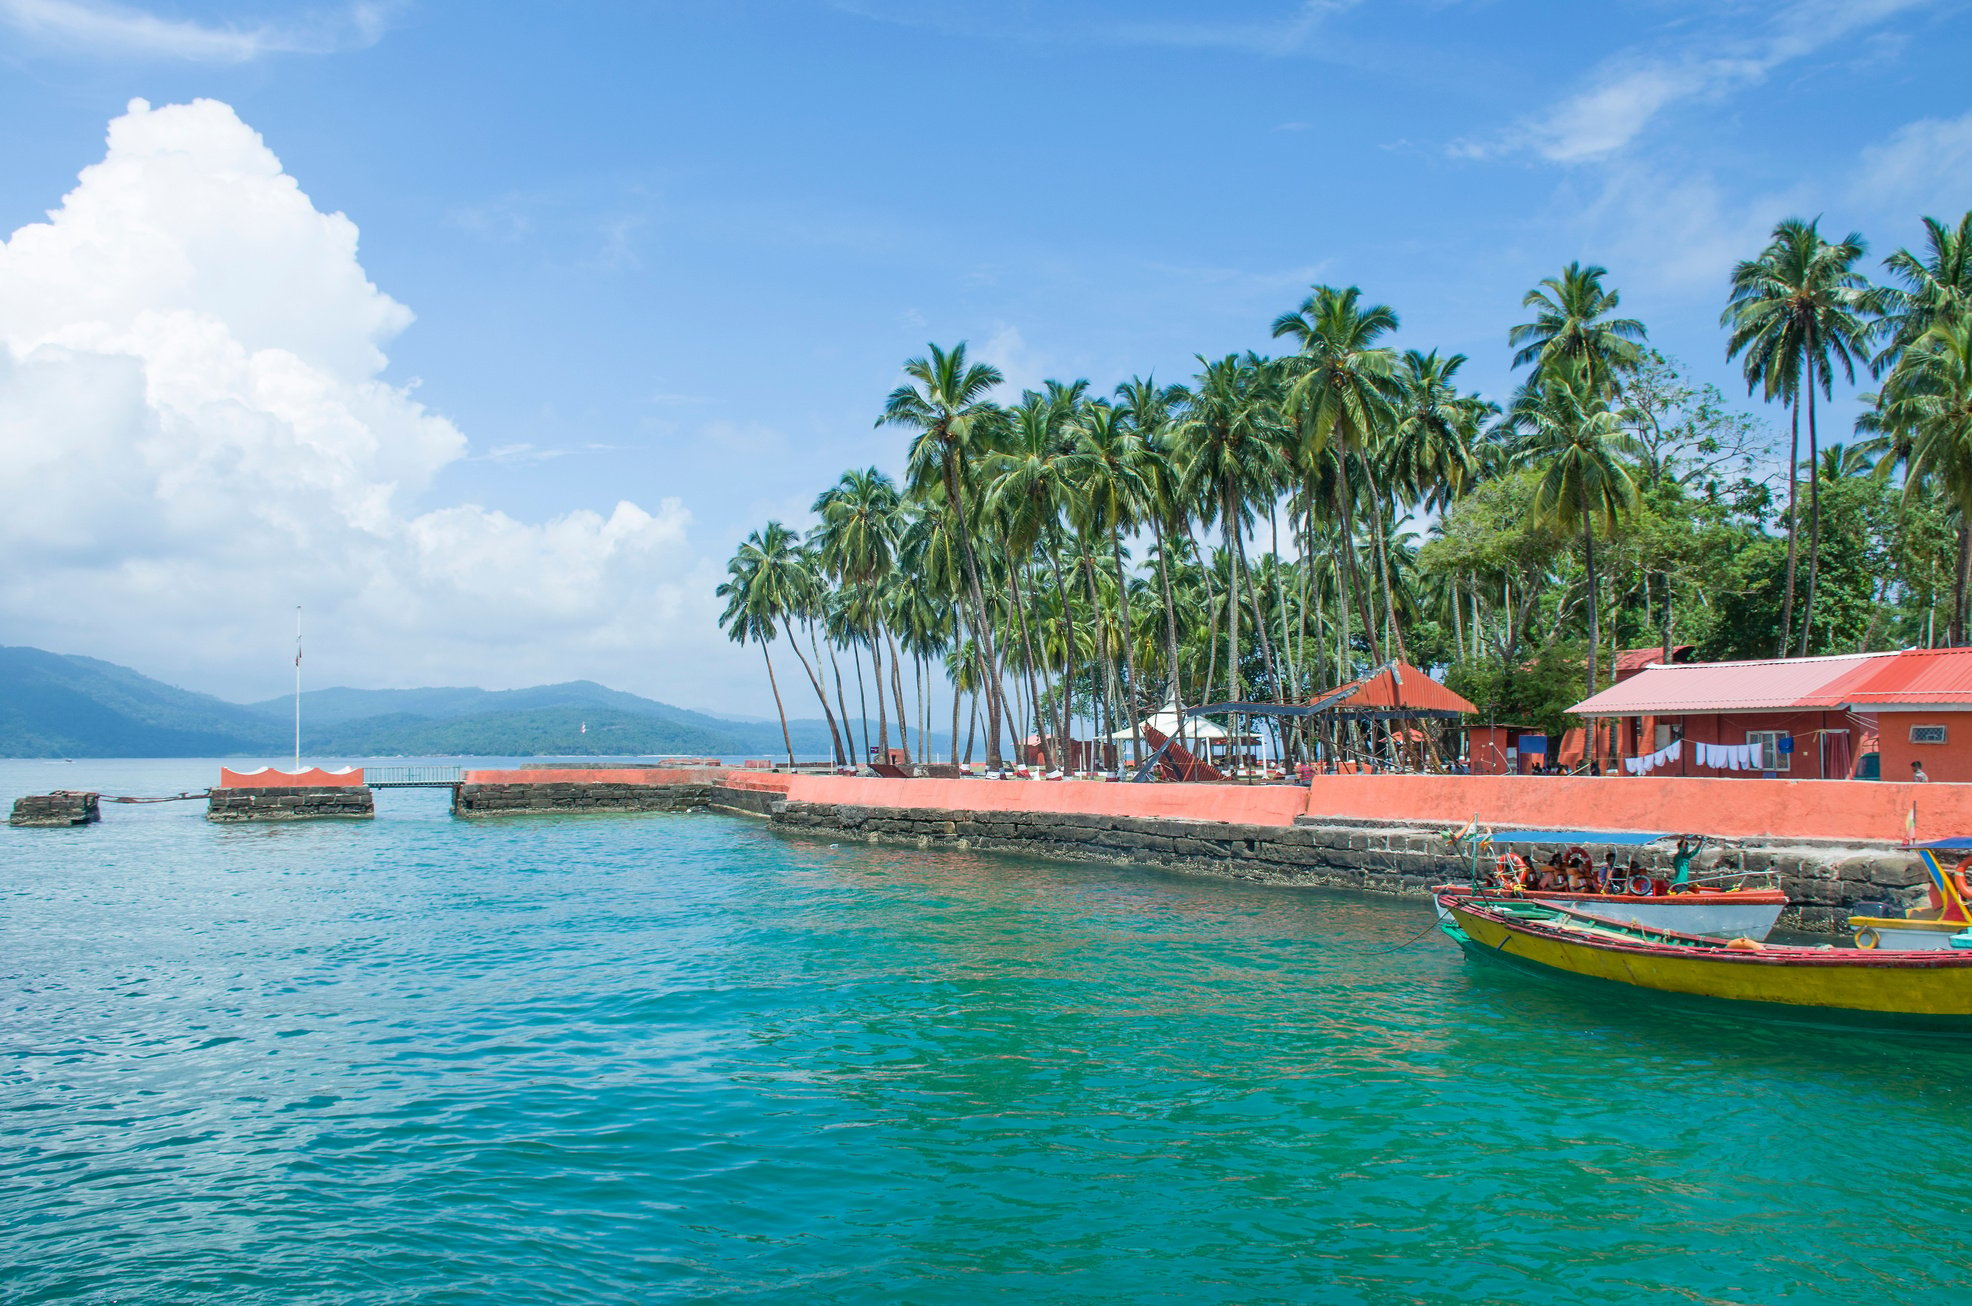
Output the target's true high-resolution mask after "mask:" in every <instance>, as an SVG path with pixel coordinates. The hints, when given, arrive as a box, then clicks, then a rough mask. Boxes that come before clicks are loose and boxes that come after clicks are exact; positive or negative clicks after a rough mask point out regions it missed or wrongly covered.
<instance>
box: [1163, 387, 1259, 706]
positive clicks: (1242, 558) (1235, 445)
mask: <svg viewBox="0 0 1972 1306" xmlns="http://www.w3.org/2000/svg"><path fill="white" fill-rule="evenodd" d="M1198 361H1199V362H1200V363H1202V364H1204V366H1205V371H1204V372H1203V373H1202V374H1201V375H1200V376H1199V378H1198V383H1197V385H1196V386H1195V387H1193V389H1192V392H1191V398H1190V402H1189V403H1187V404H1186V405H1185V412H1184V417H1183V418H1182V419H1181V420H1180V421H1179V423H1178V426H1177V430H1176V432H1175V438H1176V442H1177V446H1178V449H1179V461H1180V463H1181V464H1182V466H1183V468H1184V472H1183V479H1182V480H1181V482H1180V494H1181V495H1182V496H1183V497H1184V498H1185V499H1187V500H1189V501H1191V502H1194V503H1197V504H1198V505H1199V506H1200V508H1201V509H1202V510H1203V511H1202V518H1203V520H1205V521H1207V522H1210V521H1212V520H1214V519H1215V518H1216V520H1217V521H1218V523H1219V530H1220V532H1221V533H1222V534H1223V535H1224V536H1225V539H1226V545H1227V550H1228V552H1229V554H1230V559H1231V570H1230V573H1229V575H1228V583H1227V588H1226V685H1227V688H1228V691H1229V692H1228V695H1227V697H1229V698H1232V699H1237V698H1238V697H1239V696H1240V692H1241V690H1240V679H1239V592H1240V588H1241V586H1242V584H1243V581H1242V579H1241V576H1242V573H1243V572H1245V570H1246V566H1245V563H1246V545H1245V532H1246V527H1247V526H1248V524H1250V523H1251V521H1252V519H1253V500H1254V497H1255V496H1256V495H1257V494H1258V493H1259V492H1260V491H1261V490H1262V489H1263V488H1264V489H1267V490H1269V491H1271V489H1272V488H1273V487H1274V486H1276V485H1278V484H1279V483H1280V481H1281V480H1282V478H1283V476H1284V474H1285V472H1286V461H1285V459H1283V458H1282V456H1281V452H1280V444H1281V438H1280V437H1281V435H1282V428H1281V425H1280V421H1279V418H1278V416H1277V415H1276V412H1275V409H1274V405H1273V402H1272V399H1273V396H1272V394H1271V393H1270V386H1269V377H1268V375H1267V371H1266V369H1265V368H1264V367H1263V366H1262V364H1261V360H1260V359H1258V358H1257V357H1255V356H1253V355H1251V354H1248V355H1246V356H1245V357H1243V358H1242V357H1241V356H1240V355H1238V354H1228V355H1227V356H1226V357H1224V358H1221V359H1218V360H1216V361H1208V360H1206V359H1204V358H1200V359H1199V360H1198ZM1261 634H1262V637H1263V638H1264V637H1265V630H1264V628H1262V631H1261ZM1211 688H1212V686H1211V678H1210V675H1209V673H1208V675H1207V679H1206V685H1205V690H1206V693H1207V695H1209V694H1210V693H1211Z"/></svg>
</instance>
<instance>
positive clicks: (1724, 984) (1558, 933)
mask: <svg viewBox="0 0 1972 1306" xmlns="http://www.w3.org/2000/svg"><path fill="white" fill-rule="evenodd" d="M1443 905H1444V907H1445V909H1446V911H1447V912H1448V913H1449V915H1450V916H1451V918H1452V921H1453V923H1454V924H1455V925H1456V927H1457V931H1458V932H1457V934H1454V935H1453V937H1454V938H1458V939H1459V942H1460V944H1461V945H1462V946H1464V947H1465V948H1466V949H1467V951H1469V952H1472V953H1474V954H1476V955H1482V956H1494V957H1499V958H1502V959H1506V960H1511V961H1515V962H1518V963H1520V964H1522V965H1529V966H1534V967H1538V968H1541V969H1544V970H1549V971H1554V972H1558V973H1561V974H1568V975H1580V976H1585V977H1588V978H1591V979H1601V980H1609V981H1611V982H1613V983H1618V984H1627V985H1630V986H1632V987H1636V988H1644V989H1655V990H1658V991H1660V992H1665V993H1681V994H1689V995H1692V996H1694V997H1703V998H1718V999H1724V1000H1727V1001H1731V1002H1742V1003H1763V1004H1768V1005H1771V1006H1778V1007H1788V1008H1793V1009H1796V1010H1797V1011H1800V1012H1802V1014H1808V1013H1812V1012H1821V1013H1826V1014H1830V1015H1842V1016H1846V1017H1849V1018H1855V1017H1857V1016H1867V1017H1880V1018H1882V1019H1883V1020H1884V1022H1885V1023H1890V1022H1896V1023H1903V1022H1906V1021H1908V1022H1911V1023H1919V1024H1934V1025H1944V1026H1948V1027H1951V1028H1972V952H1967V951H1944V952H1883V951H1866V950H1862V949H1851V948H1842V949H1837V948H1804V947H1788V946H1780V945H1775V946H1768V947H1765V948H1762V949H1760V950H1758V951H1751V950H1748V951H1735V950H1732V949H1728V948H1726V947H1723V946H1721V945H1719V944H1718V943H1717V942H1715V941H1712V940H1704V939H1698V938H1695V937H1687V936H1678V935H1668V934H1667V935H1663V936H1661V937H1662V938H1664V939H1665V940H1666V941H1665V942H1662V943H1653V942H1647V941H1644V940H1642V939H1640V938H1639V939H1626V938H1617V937H1613V936H1609V937H1605V936H1600V935H1596V934H1595V933H1593V931H1592V928H1591V927H1589V926H1587V924H1586V923H1580V924H1581V926H1582V927H1581V928H1572V929H1571V928H1563V927H1561V926H1558V925H1553V924H1544V923H1535V922H1528V921H1518V920H1513V919H1511V918H1509V917H1508V916H1506V915H1503V914H1501V913H1500V912H1497V911H1493V910H1488V909H1487V908H1486V907H1485V906H1484V905H1482V904H1480V903H1478V902H1475V901H1473V900H1471V899H1466V898H1460V897H1458V896H1455V895H1446V899H1445V901H1444V903H1443ZM1447 932H1448V933H1449V932H1450V931H1447ZM1460 935H1462V936H1463V937H1462V938H1460V937H1459V936H1460Z"/></svg>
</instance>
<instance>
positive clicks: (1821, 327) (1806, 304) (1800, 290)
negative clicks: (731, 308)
mask: <svg viewBox="0 0 1972 1306" xmlns="http://www.w3.org/2000/svg"><path fill="white" fill-rule="evenodd" d="M1819 221H1820V220H1819V219H1816V221H1814V222H1802V221H1801V220H1800V219H1798V218H1788V219H1786V220H1785V221H1783V222H1781V223H1780V224H1779V225H1778V226H1776V227H1775V228H1774V229H1773V239H1772V241H1771V242H1770V243H1769V244H1768V245H1767V247H1766V249H1765V250H1763V251H1761V253H1760V256H1759V257H1758V258H1756V259H1748V260H1745V261H1743V262H1741V263H1740V264H1739V265H1738V266H1736V267H1735V268H1733V270H1732V297H1731V299H1730V300H1728V301H1727V304H1726V308H1725V311H1724V312H1723V313H1721V314H1720V316H1719V322H1720V325H1722V326H1725V327H1728V328H1730V329H1731V332H1732V334H1731V338H1730V339H1729V340H1728V341H1727V343H1726V357H1727V358H1728V359H1733V358H1738V357H1739V356H1740V355H1741V354H1744V355H1745V360H1744V363H1743V364H1742V366H1743V369H1744V372H1745V376H1746V392H1747V393H1748V394H1751V393H1752V392H1753V388H1754V387H1755V386H1759V387H1761V389H1762V391H1763V393H1764V397H1765V398H1766V399H1767V400H1768V401H1772V400H1774V399H1776V398H1778V399H1780V400H1782V401H1783V402H1786V403H1788V404H1789V405H1791V406H1792V408H1793V437H1792V441H1791V443H1790V445H1789V449H1788V455H1787V588H1786V592H1785V595H1784V597H1783V598H1782V600H1781V608H1780V652H1781V654H1782V655H1783V656H1784V655H1785V654H1786V652H1787V648H1788V644H1789V642H1790V640H1791V638H1792V631H1793V621H1794V572H1795V553H1796V537H1797V535H1798V531H1797V524H1796V523H1797V512H1796V508H1795V497H1796V493H1797V490H1796V485H1797V481H1798V479H1799V478H1798V475H1797V471H1796V469H1797V467H1798V466H1799V464H1800V461H1801V396H1802V395H1803V394H1804V393H1805V394H1806V396H1807V400H1808V503H1809V508H1808V514H1809V527H1808V596H1807V602H1806V604H1805V605H1804V607H1803V610H1802V614H1801V641H1800V652H1801V653H1802V654H1803V655H1805V654H1806V653H1807V651H1808V640H1809V636H1810V634H1811V633H1812V630H1813V627H1814V598H1815V580H1816V576H1817V572H1818V560H1819V555H1820V546H1821V475H1820V468H1819V466H1818V465H1817V464H1818V461H1819V454H1818V442H1817V439H1816V431H1815V391H1816V390H1817V389H1819V390H1820V391H1821V393H1822V395H1823V396H1824V397H1832V395H1833V386H1834V369H1835V368H1837V367H1839V368H1840V369H1841V370H1842V373H1843V376H1844V377H1845V378H1846V379H1847V380H1849V381H1850V382H1853V381H1854V380H1855V369H1856V365H1857V364H1858V363H1867V361H1868V353H1867V346H1868V342H1869V336H1870V333H1871V328H1870V326H1869V324H1868V319H1869V315H1870V313H1871V312H1872V311H1873V310H1874V309H1876V308H1877V307H1879V306H1880V301H1879V298H1878V297H1877V296H1876V295H1875V294H1874V293H1873V292H1872V291H1871V289H1870V286H1869V282H1868V281H1867V280H1866V279H1865V278H1864V277H1863V276H1862V274H1861V273H1859V272H1857V271H1856V270H1855V266H1856V264H1857V263H1858V262H1860V261H1861V259H1862V256H1863V251H1864V249H1865V248H1866V246H1865V245H1864V243H1863V238H1862V236H1861V235H1860V234H1859V233H1857V232H1851V233H1849V235H1848V236H1847V238H1845V239H1844V240H1842V241H1841V242H1840V243H1837V244H1830V243H1829V242H1828V241H1826V240H1824V239H1822V235H1821V232H1820V230H1819V226H1818V224H1819Z"/></svg>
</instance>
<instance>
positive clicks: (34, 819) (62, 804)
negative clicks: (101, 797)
mask: <svg viewBox="0 0 1972 1306" xmlns="http://www.w3.org/2000/svg"><path fill="white" fill-rule="evenodd" d="M96 799H97V796H96V795H95V794H88V793H70V792H67V791H66V790H57V791H56V792H55V793H52V794H28V795H26V796H25V797H21V798H16V799H15V800H14V810H13V813H12V814H11V815H9V816H8V817H7V824H8V825H18V826H24V827H27V828H31V829H60V828H65V827H67V826H71V825H90V824H93V823H95V822H97V821H100V820H102V819H103V813H102V809H101V807H100V806H99V805H98V804H97V800H96Z"/></svg>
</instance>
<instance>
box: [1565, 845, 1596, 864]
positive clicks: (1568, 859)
mask: <svg viewBox="0 0 1972 1306" xmlns="http://www.w3.org/2000/svg"><path fill="white" fill-rule="evenodd" d="M1561 865H1562V866H1563V868H1567V867H1570V866H1578V867H1580V868H1581V869H1583V870H1585V871H1591V870H1594V869H1595V858H1593V857H1591V856H1589V850H1588V849H1586V848H1584V847H1582V845H1580V844H1575V845H1574V846H1573V847H1571V848H1569V850H1568V851H1567V852H1565V853H1563V854H1561Z"/></svg>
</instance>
